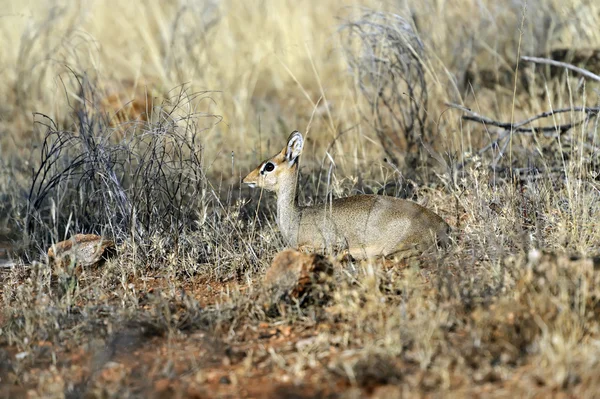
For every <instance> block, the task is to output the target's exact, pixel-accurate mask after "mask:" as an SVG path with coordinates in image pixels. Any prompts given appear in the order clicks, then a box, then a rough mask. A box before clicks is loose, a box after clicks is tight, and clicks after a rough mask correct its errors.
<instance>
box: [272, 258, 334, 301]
mask: <svg viewBox="0 0 600 399" xmlns="http://www.w3.org/2000/svg"><path fill="white" fill-rule="evenodd" d="M332 273H333V266H332V264H331V263H330V262H329V261H328V260H327V259H326V258H325V257H324V256H322V255H318V254H305V253H302V252H299V251H296V250H293V249H286V250H284V251H282V252H280V253H278V254H277V255H276V256H275V258H274V259H273V262H271V267H270V268H269V269H268V270H267V272H266V274H265V277H264V280H263V283H264V286H265V288H266V289H267V291H268V292H269V293H270V294H271V300H272V301H273V302H277V301H279V300H280V299H281V298H285V297H291V298H299V297H301V296H303V295H304V294H306V293H307V292H308V290H309V289H311V288H312V287H314V286H315V285H319V284H322V283H325V281H326V279H327V276H330V275H331V274H332Z"/></svg>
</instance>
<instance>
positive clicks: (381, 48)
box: [341, 10, 429, 171]
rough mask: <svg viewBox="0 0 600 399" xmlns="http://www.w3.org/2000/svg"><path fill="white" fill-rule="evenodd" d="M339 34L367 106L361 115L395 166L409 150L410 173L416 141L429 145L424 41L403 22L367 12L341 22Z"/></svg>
mask: <svg viewBox="0 0 600 399" xmlns="http://www.w3.org/2000/svg"><path fill="white" fill-rule="evenodd" d="M341 34H342V40H343V44H344V49H345V52H346V55H347V59H348V63H349V65H350V68H351V71H352V73H353V74H354V76H355V79H356V83H357V86H358V87H359V88H360V90H361V92H362V94H363V96H364V98H365V100H366V101H367V103H368V104H369V109H368V111H367V112H364V113H363V116H364V117H365V118H366V119H367V121H368V122H369V123H370V124H371V126H372V127H373V129H374V130H375V133H376V134H377V137H378V138H379V141H380V142H381V145H382V146H383V148H384V151H385V153H386V155H387V156H388V157H389V158H390V160H391V161H392V162H393V163H394V164H396V165H398V164H399V160H400V154H401V153H403V152H407V153H408V154H407V155H406V156H405V158H404V164H405V166H406V169H407V170H406V171H411V170H414V169H415V166H416V161H417V157H416V156H415V153H416V152H417V151H418V145H419V143H420V142H421V140H425V141H429V137H428V134H427V130H426V116H427V101H428V94H427V82H426V80H425V67H424V64H423V60H424V57H425V54H424V46H423V43H422V42H421V40H420V39H419V36H418V35H417V33H416V32H415V30H414V28H413V25H412V24H411V23H410V21H408V20H407V19H405V18H403V17H401V16H399V15H396V14H392V13H383V12H376V11H371V10H363V14H362V15H361V16H360V17H359V18H357V19H354V20H349V21H347V22H345V23H344V24H343V25H342V27H341Z"/></svg>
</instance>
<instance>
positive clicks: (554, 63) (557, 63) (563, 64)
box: [521, 56, 600, 82]
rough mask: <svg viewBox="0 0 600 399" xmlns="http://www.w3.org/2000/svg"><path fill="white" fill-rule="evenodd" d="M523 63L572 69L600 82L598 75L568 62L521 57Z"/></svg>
mask: <svg viewBox="0 0 600 399" xmlns="http://www.w3.org/2000/svg"><path fill="white" fill-rule="evenodd" d="M521 59H522V60H523V61H527V62H535V63H536V64H547V65H552V66H555V67H559V68H565V69H570V70H571V71H574V72H577V73H578V74H580V75H583V76H585V77H588V78H590V79H593V80H595V81H597V82H600V76H598V75H596V74H595V73H593V72H590V71H588V70H587V69H583V68H579V67H576V66H575V65H571V64H567V63H566V62H560V61H556V60H551V59H549V58H539V57H527V56H523V57H521Z"/></svg>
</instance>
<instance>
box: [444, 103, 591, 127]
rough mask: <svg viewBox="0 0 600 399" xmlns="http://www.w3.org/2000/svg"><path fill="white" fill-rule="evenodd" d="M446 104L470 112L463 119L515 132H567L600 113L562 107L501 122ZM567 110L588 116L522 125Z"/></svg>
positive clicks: (582, 108)
mask: <svg viewBox="0 0 600 399" xmlns="http://www.w3.org/2000/svg"><path fill="white" fill-rule="evenodd" d="M446 105H447V106H449V107H452V108H456V109H459V110H461V111H463V112H465V113H467V114H469V115H465V116H463V117H462V118H463V120H467V121H472V122H477V123H482V124H484V125H491V126H497V127H501V128H503V129H507V130H512V131H513V133H514V132H519V133H534V132H552V131H559V132H560V133H565V132H567V131H568V130H569V129H571V128H573V127H576V126H579V125H581V124H582V123H583V122H586V121H587V120H589V118H591V117H593V116H596V115H598V113H600V107H574V108H560V109H554V110H550V111H546V112H542V113H541V114H538V115H536V116H533V117H531V118H529V119H525V120H523V121H521V122H517V123H510V122H499V121H495V120H493V119H490V118H487V117H485V116H481V115H479V114H478V113H476V112H474V111H472V110H470V109H469V108H466V107H463V106H462V105H459V104H453V103H446ZM565 112H583V113H585V114H587V116H586V118H584V119H583V120H581V121H578V122H572V123H566V124H564V125H558V126H543V127H522V126H524V125H528V124H530V123H531V122H533V121H536V120H538V119H542V118H547V117H549V116H551V115H555V114H560V113H565Z"/></svg>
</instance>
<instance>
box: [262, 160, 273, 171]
mask: <svg viewBox="0 0 600 399" xmlns="http://www.w3.org/2000/svg"><path fill="white" fill-rule="evenodd" d="M274 169H275V165H274V164H273V163H272V162H267V163H266V164H265V167H264V168H263V171H266V172H272V171H273V170H274Z"/></svg>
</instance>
